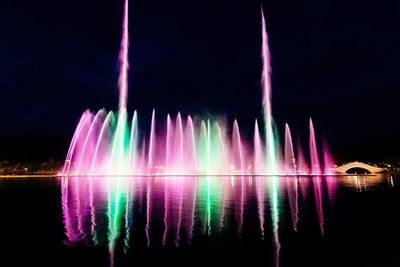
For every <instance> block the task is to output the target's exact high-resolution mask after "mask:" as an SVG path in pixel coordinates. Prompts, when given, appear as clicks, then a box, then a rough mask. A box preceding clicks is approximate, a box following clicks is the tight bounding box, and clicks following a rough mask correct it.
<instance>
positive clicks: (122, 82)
mask: <svg viewBox="0 0 400 267" xmlns="http://www.w3.org/2000/svg"><path fill="white" fill-rule="evenodd" d="M128 47H129V32H128V0H125V5H124V19H123V22H122V39H121V50H120V52H119V64H120V71H119V78H118V86H119V109H120V110H122V109H126V102H127V97H128V69H129V62H128Z"/></svg>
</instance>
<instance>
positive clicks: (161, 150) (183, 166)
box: [59, 0, 333, 176]
mask: <svg viewBox="0 0 400 267" xmlns="http://www.w3.org/2000/svg"><path fill="white" fill-rule="evenodd" d="M261 18H262V49H261V50H262V65H263V69H262V78H261V87H262V92H263V95H262V106H263V123H264V131H263V133H260V129H259V125H258V122H257V120H256V121H255V126H254V142H253V146H251V145H248V142H246V140H245V139H243V137H242V136H241V134H240V131H239V123H238V121H237V120H235V121H234V123H233V127H232V130H231V128H230V127H229V125H227V124H226V123H225V122H226V120H225V119H224V118H221V117H220V118H217V119H214V120H211V119H210V118H204V119H203V120H201V119H199V120H193V119H192V117H191V116H182V114H181V113H178V114H177V115H176V117H175V118H173V117H171V116H170V115H168V116H167V118H166V122H167V123H166V128H165V129H162V131H158V130H156V124H157V125H158V122H156V119H155V110H153V113H152V117H151V122H150V133H149V134H148V135H146V134H145V133H144V132H142V131H141V130H140V129H139V126H138V125H139V123H138V120H139V119H138V113H137V112H136V111H135V112H134V114H133V117H132V119H130V118H129V116H128V112H127V95H128V69H129V62H128V48H129V31H128V26H129V17H128V0H126V1H125V6H124V17H123V24H122V40H121V48H120V54H119V63H120V71H119V79H118V87H119V108H118V111H117V112H116V113H114V112H113V111H109V112H106V111H105V110H104V109H101V110H100V111H98V112H97V113H93V112H90V111H89V110H86V111H85V112H84V113H83V114H82V117H81V119H80V121H79V123H78V126H77V127H76V130H75V133H74V135H73V138H72V141H71V144H70V147H69V150H68V154H67V157H66V160H65V164H64V167H63V169H62V170H60V173H59V175H62V176H70V175H103V176H113V175H299V174H303V175H310V174H311V175H321V174H325V173H326V174H328V173H329V174H332V166H333V161H332V157H331V156H330V155H329V152H328V151H329V150H328V148H327V146H326V144H325V145H324V153H323V155H324V164H323V165H321V164H320V159H319V151H318V149H317V142H316V137H315V131H314V126H313V124H312V121H311V119H310V139H309V141H310V144H309V149H310V150H309V152H310V153H309V154H310V165H309V164H308V163H307V161H306V160H305V157H304V155H303V151H302V149H301V146H298V149H297V157H295V155H296V151H295V150H294V149H293V143H292V136H291V133H290V129H289V126H288V125H287V124H286V125H285V145H284V153H283V154H282V153H281V150H280V149H281V148H280V146H279V138H278V134H277V131H276V127H275V124H274V120H273V117H272V108H271V66H270V52H269V46H268V35H267V29H266V23H265V18H264V14H263V13H261ZM196 118H197V117H196ZM195 122H196V123H195ZM162 124H163V123H161V125H162ZM157 127H158V126H157ZM159 128H160V127H158V128H157V129H159ZM280 154H282V155H284V157H282V159H280V157H279V155H280ZM322 166H324V167H323V168H322Z"/></svg>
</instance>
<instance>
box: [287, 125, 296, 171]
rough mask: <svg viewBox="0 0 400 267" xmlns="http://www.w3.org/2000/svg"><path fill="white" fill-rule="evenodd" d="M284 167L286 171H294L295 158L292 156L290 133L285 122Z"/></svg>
mask: <svg viewBox="0 0 400 267" xmlns="http://www.w3.org/2000/svg"><path fill="white" fill-rule="evenodd" d="M285 168H286V171H287V172H288V173H291V174H293V173H295V169H296V159H295V157H294V151H293V143H292V135H291V134H290V128H289V125H288V124H287V123H286V124H285Z"/></svg>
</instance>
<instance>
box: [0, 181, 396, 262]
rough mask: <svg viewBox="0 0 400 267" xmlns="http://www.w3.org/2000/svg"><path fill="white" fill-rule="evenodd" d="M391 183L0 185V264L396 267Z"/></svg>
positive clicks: (28, 182)
mask: <svg viewBox="0 0 400 267" xmlns="http://www.w3.org/2000/svg"><path fill="white" fill-rule="evenodd" d="M398 182H399V181H398V179H397V178H396V177H390V176H383V175H380V176H339V177H305V176H301V177H282V176H279V177H257V176H233V177H230V176H223V177H221V176H209V177H207V176H199V177H195V176H185V177H171V176H170V177H85V176H81V177H59V178H56V177H50V178H49V177H46V178H45V177H43V178H38V177H35V178H7V179H5V178H3V179H0V212H1V214H2V216H1V218H2V219H1V220H0V226H1V227H0V233H1V241H2V242H1V252H0V254H2V255H1V256H2V257H1V259H0V260H2V261H3V262H4V263H5V264H4V266H16V265H27V264H29V265H31V264H42V265H48V266H50V265H52V266H55V265H57V266H60V265H62V266H70V265H75V266H84V265H86V266H88V265H89V266H91V265H98V266H112V265H113V266H133V265H140V266H142V265H143V264H146V265H150V266H151V265H156V264H157V265H160V264H163V265H164V264H173V265H177V266H186V265H200V264H201V265H211V266H217V265H234V266H239V265H245V264H246V265H248V264H254V265H255V264H257V265H258V264H261V265H264V266H293V265H299V266H303V265H304V266H305V265H307V266H337V265H338V264H341V265H345V266H350V265H352V266H354V265H356V266H397V265H398V263H400V260H399V257H398V256H397V251H398V249H399V248H400V245H398V244H397V243H398V240H399V237H400V230H399V227H398V225H399V223H400V219H399V218H398V216H397V213H398V207H397V206H398V203H399V200H400V192H399V184H398ZM6 263H7V264H6ZM2 266H3V264H2Z"/></svg>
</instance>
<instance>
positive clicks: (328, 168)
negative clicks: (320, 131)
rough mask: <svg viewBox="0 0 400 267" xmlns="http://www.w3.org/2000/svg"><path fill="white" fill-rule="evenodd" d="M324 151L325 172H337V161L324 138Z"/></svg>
mask: <svg viewBox="0 0 400 267" xmlns="http://www.w3.org/2000/svg"><path fill="white" fill-rule="evenodd" d="M322 153H323V154H322V155H323V157H324V174H335V169H334V168H335V161H334V160H333V158H332V156H331V153H330V150H329V147H328V143H327V142H326V141H325V139H324V138H323V139H322Z"/></svg>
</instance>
